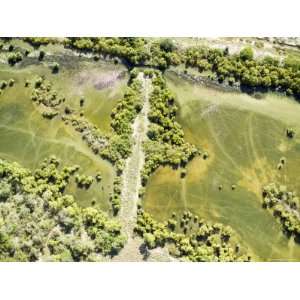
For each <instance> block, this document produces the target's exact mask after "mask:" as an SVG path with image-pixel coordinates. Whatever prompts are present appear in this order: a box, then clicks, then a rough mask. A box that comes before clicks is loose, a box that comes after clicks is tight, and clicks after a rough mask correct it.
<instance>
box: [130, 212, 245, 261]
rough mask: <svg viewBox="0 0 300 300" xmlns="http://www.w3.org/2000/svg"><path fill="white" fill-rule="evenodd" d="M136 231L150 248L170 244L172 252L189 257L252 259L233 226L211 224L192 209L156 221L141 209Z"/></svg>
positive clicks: (198, 258) (208, 259) (214, 259)
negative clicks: (245, 250) (179, 216)
mask: <svg viewBox="0 0 300 300" xmlns="http://www.w3.org/2000/svg"><path fill="white" fill-rule="evenodd" d="M135 232H136V233H137V234H138V235H140V236H141V237H143V239H144V242H145V244H146V246H147V247H148V248H149V249H153V248H155V247H164V246H167V247H168V249H169V252H170V254H171V255H173V256H175V257H178V258H180V259H183V260H187V261H196V262H197V261H198V262H200V261H202V262H203V261H250V260H251V257H250V256H249V255H247V254H246V253H242V251H241V249H240V247H239V245H238V244H236V243H235V242H233V241H232V240H233V232H232V230H231V228H230V227H228V226H224V225H222V224H219V223H216V224H210V223H207V222H205V221H204V220H202V219H200V220H199V218H198V216H196V215H193V214H192V213H190V212H185V213H184V214H183V216H182V217H181V218H179V219H178V218H177V217H176V214H175V213H173V215H172V218H170V219H169V220H168V221H167V222H164V223H160V222H157V221H155V220H154V219H153V218H152V217H151V215H150V214H148V213H146V212H144V211H143V210H142V209H140V210H139V211H138V217H137V225H136V227H135Z"/></svg>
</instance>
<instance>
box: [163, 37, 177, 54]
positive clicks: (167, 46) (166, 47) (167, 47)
mask: <svg viewBox="0 0 300 300" xmlns="http://www.w3.org/2000/svg"><path fill="white" fill-rule="evenodd" d="M159 47H160V49H161V50H163V51H165V52H172V51H174V50H176V46H175V44H174V42H173V41H172V40H171V39H164V40H162V41H161V42H160V43H159Z"/></svg>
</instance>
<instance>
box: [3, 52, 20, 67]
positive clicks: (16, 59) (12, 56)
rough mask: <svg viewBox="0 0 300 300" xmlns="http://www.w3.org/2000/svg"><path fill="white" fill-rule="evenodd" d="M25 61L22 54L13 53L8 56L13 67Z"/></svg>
mask: <svg viewBox="0 0 300 300" xmlns="http://www.w3.org/2000/svg"><path fill="white" fill-rule="evenodd" d="M22 59H23V56H22V54H21V52H12V53H10V54H9V55H8V58H7V61H8V63H9V64H10V65H11V66H14V65H15V64H16V63H18V62H20V61H21V60H22Z"/></svg>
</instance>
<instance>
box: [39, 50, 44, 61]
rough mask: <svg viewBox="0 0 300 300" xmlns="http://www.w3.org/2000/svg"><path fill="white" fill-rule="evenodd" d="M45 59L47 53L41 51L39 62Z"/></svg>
mask: <svg viewBox="0 0 300 300" xmlns="http://www.w3.org/2000/svg"><path fill="white" fill-rule="evenodd" d="M44 57H45V51H43V50H41V51H40V53H39V60H43V59H44Z"/></svg>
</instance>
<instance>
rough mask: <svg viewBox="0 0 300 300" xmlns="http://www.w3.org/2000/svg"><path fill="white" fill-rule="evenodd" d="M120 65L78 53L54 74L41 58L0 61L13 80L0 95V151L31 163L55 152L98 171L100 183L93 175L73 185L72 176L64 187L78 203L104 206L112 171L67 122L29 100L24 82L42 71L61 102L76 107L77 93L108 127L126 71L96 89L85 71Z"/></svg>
mask: <svg viewBox="0 0 300 300" xmlns="http://www.w3.org/2000/svg"><path fill="white" fill-rule="evenodd" d="M120 68H121V67H118V66H114V65H111V64H105V63H103V62H99V63H94V62H93V61H90V62H88V61H87V60H86V59H80V58H74V61H73V63H72V64H71V65H67V66H66V67H64V66H61V70H60V73H59V74H57V75H53V74H51V72H50V70H49V68H48V67H47V66H45V64H42V63H34V64H28V65H27V66H25V67H23V66H21V67H14V68H11V67H8V66H6V65H1V66H0V80H2V79H5V80H8V79H9V78H14V79H15V81H16V84H15V86H14V87H12V88H7V89H6V90H5V91H4V93H3V94H2V95H1V96H0V157H1V158H4V159H8V160H10V161H16V162H18V163H20V164H21V165H23V166H25V167H28V168H31V169H34V168H36V167H37V166H38V165H39V163H40V162H41V161H42V160H43V159H44V158H45V157H48V156H50V155H52V154H54V155H56V156H57V157H58V158H59V159H60V160H61V162H62V164H63V165H74V164H78V165H80V171H79V172H80V173H84V174H87V175H92V176H94V175H96V173H97V172H99V171H100V172H101V174H102V178H103V179H102V181H101V182H100V183H97V182H96V181H95V182H94V183H93V184H92V186H91V187H90V188H89V189H88V190H84V189H79V188H77V187H76V184H75V183H74V182H73V181H72V182H71V184H70V185H69V186H68V188H67V190H66V192H67V193H71V194H73V195H74V196H75V197H76V199H77V200H78V202H79V203H80V204H81V205H82V206H89V205H91V202H92V201H95V202H96V206H97V207H100V208H102V209H105V210H108V209H109V208H110V204H109V201H108V199H109V194H110V193H111V191H112V182H113V178H114V176H115V172H114V169H113V167H112V166H111V164H110V163H108V162H106V161H104V160H102V159H101V158H100V157H99V156H96V155H94V154H93V152H92V151H91V150H90V149H89V148H88V147H87V146H86V144H85V143H84V142H83V141H82V139H81V137H80V135H79V134H78V133H77V132H76V131H75V130H74V129H73V128H72V127H71V126H66V125H65V124H64V123H63V122H62V121H61V120H60V119H59V118H58V117H56V118H54V119H52V120H47V119H45V118H43V117H42V116H41V114H40V112H39V111H37V109H36V106H35V105H34V103H32V101H31V100H30V89H29V88H24V82H25V80H26V79H31V78H33V77H34V76H35V75H45V76H46V78H47V79H50V80H51V81H52V82H53V85H54V88H55V89H57V90H58V91H59V93H63V94H64V95H65V97H66V104H67V105H69V106H71V107H74V108H76V109H78V108H79V99H80V97H81V96H84V97H85V98H86V101H85V105H84V107H83V111H84V114H85V117H86V118H87V119H88V120H89V121H91V122H93V123H94V124H96V125H97V126H98V127H100V128H101V129H102V130H103V131H104V132H106V133H109V132H110V126H109V122H110V111H111V108H112V107H113V106H114V105H115V103H116V101H117V100H118V99H119V97H121V95H122V92H123V90H124V88H125V86H126V77H125V78H124V79H122V80H119V81H118V82H117V83H116V84H113V85H112V86H110V87H107V88H104V89H101V90H97V89H96V88H95V87H94V84H93V81H92V80H90V78H89V76H93V78H94V77H95V78H96V79H97V75H98V74H99V75H101V74H105V73H106V72H112V71H114V70H119V69H120ZM82 72H85V77H84V79H83V80H82V79H81V82H80V84H79V83H78V80H79V79H78V78H80V76H81V73H82ZM90 74H92V75H90ZM96 79H95V80H96Z"/></svg>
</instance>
